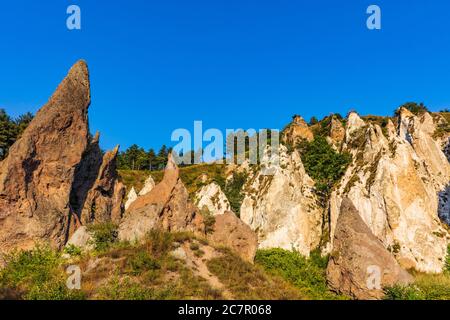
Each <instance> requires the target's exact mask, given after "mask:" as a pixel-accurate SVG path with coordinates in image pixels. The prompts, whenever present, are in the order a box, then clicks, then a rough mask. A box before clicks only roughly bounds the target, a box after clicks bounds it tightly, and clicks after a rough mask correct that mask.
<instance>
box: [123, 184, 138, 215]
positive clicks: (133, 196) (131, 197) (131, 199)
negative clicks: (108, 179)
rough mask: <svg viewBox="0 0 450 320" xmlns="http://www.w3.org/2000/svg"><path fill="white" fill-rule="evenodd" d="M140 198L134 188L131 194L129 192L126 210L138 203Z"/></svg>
mask: <svg viewBox="0 0 450 320" xmlns="http://www.w3.org/2000/svg"><path fill="white" fill-rule="evenodd" d="M137 198H138V195H137V193H136V189H134V187H132V188H131V190H130V192H128V195H127V202H125V210H128V208H129V207H130V206H131V204H132V203H133V202H135V201H136V199H137Z"/></svg>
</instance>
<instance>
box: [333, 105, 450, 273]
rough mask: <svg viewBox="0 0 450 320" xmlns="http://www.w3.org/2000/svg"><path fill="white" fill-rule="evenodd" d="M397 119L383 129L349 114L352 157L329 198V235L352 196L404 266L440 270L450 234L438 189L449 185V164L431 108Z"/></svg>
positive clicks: (348, 142) (347, 144)
mask: <svg viewBox="0 0 450 320" xmlns="http://www.w3.org/2000/svg"><path fill="white" fill-rule="evenodd" d="M397 122H398V125H397V126H395V125H394V123H393V122H392V121H391V120H389V121H388V122H387V125H386V127H385V128H384V130H383V129H382V128H381V127H380V126H379V125H378V124H372V123H365V122H364V121H363V120H362V119H361V118H360V117H359V116H358V115H357V114H356V113H351V114H350V115H349V119H348V126H347V128H346V138H345V143H344V150H345V151H348V152H350V153H351V154H352V155H353V159H354V160H353V164H352V165H351V166H350V167H349V168H348V170H347V172H346V174H345V176H344V177H343V179H342V180H341V182H340V187H339V188H338V189H337V190H335V191H334V192H333V194H332V196H331V199H330V217H331V236H333V234H334V229H335V228H336V224H337V220H338V217H339V208H340V205H341V203H342V199H343V198H344V197H349V198H350V200H351V201H352V202H353V203H354V204H355V206H356V207H357V208H358V210H359V212H360V214H361V217H362V219H363V220H364V222H365V223H366V224H367V225H368V226H369V228H370V230H371V231H372V232H373V234H374V235H375V236H376V237H378V239H380V240H381V241H382V243H383V244H384V246H385V248H388V249H389V250H390V251H392V253H393V254H394V255H395V256H396V258H397V260H398V261H399V262H400V264H401V265H402V266H403V267H404V268H407V269H409V268H415V269H417V270H419V271H423V272H441V271H442V267H443V264H444V257H445V255H446V250H447V244H448V234H447V231H446V230H445V228H443V225H442V223H441V221H440V219H439V208H441V210H444V209H445V206H442V205H441V207H440V206H439V202H440V201H441V202H442V199H440V198H439V196H438V195H439V194H442V192H443V191H444V190H445V189H446V187H447V186H448V183H449V181H450V165H449V162H448V160H447V158H446V156H445V155H444V153H443V152H442V151H441V147H440V146H439V144H438V143H437V142H436V141H435V140H434V139H433V138H432V136H433V134H434V132H435V129H436V127H435V124H434V123H433V119H432V117H431V116H430V115H429V114H428V113H424V114H423V115H420V116H415V115H413V114H412V113H411V112H409V111H408V110H406V109H402V110H400V115H399V117H398V120H397ZM443 197H444V198H445V196H443ZM331 239H332V238H331Z"/></svg>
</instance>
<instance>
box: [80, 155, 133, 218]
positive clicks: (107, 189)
mask: <svg viewBox="0 0 450 320" xmlns="http://www.w3.org/2000/svg"><path fill="white" fill-rule="evenodd" d="M118 152H119V147H116V148H115V149H114V150H113V151H109V152H107V153H105V155H104V156H103V159H102V163H101V166H100V169H99V171H98V176H97V179H96V181H95V183H94V185H93V186H92V188H91V189H90V190H89V192H88V194H87V197H86V201H85V202H84V206H83V210H82V212H81V222H82V223H83V224H87V223H92V222H94V221H95V222H106V221H113V222H119V221H120V219H121V218H122V212H123V207H122V200H123V198H124V197H125V186H124V185H123V184H122V183H121V182H118V174H117V165H116V162H117V161H116V160H117V154H118Z"/></svg>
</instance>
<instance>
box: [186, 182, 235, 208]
mask: <svg viewBox="0 0 450 320" xmlns="http://www.w3.org/2000/svg"><path fill="white" fill-rule="evenodd" d="M194 198H195V204H196V205H197V207H198V208H200V210H204V209H205V210H207V211H208V212H209V213H211V214H212V215H219V214H224V213H225V212H227V211H230V210H231V206H230V202H229V201H228V199H227V197H226V196H225V194H224V193H223V191H222V189H221V188H220V186H219V185H218V184H217V183H215V182H212V183H210V184H208V185H206V186H204V187H203V188H201V189H200V190H199V191H198V192H197V193H196V194H195V197H194Z"/></svg>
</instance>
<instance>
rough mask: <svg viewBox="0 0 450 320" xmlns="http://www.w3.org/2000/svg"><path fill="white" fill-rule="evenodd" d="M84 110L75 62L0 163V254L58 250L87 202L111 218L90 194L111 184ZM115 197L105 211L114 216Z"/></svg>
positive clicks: (86, 96) (83, 83) (85, 90)
mask: <svg viewBox="0 0 450 320" xmlns="http://www.w3.org/2000/svg"><path fill="white" fill-rule="evenodd" d="M89 104H90V87H89V73H88V68H87V65H86V63H85V62H83V61H80V62H78V63H76V64H75V65H74V66H73V67H72V68H71V69H70V71H69V73H68V75H67V77H66V78H65V79H64V80H63V81H62V82H61V84H60V85H59V86H58V88H57V90H56V91H55V93H54V94H53V95H52V97H51V98H50V100H49V101H48V102H47V104H46V105H45V106H44V107H42V108H41V109H40V110H39V111H38V112H37V114H36V116H35V117H34V119H33V121H32V122H31V123H30V124H29V126H28V127H27V129H26V130H25V131H24V133H23V134H22V136H21V138H20V139H18V140H17V141H16V143H15V144H14V145H13V146H12V147H11V149H10V151H9V155H8V157H7V158H6V159H5V160H4V161H2V162H1V163H0V251H2V252H3V251H9V250H11V249H29V248H31V247H33V246H34V245H35V242H36V241H45V242H50V244H51V245H53V246H54V247H55V248H61V247H62V246H63V245H64V244H65V243H66V241H67V240H68V238H69V237H70V235H71V234H72V233H73V232H74V231H75V229H76V228H77V227H78V226H80V224H81V220H83V219H84V217H82V216H83V215H82V211H83V208H84V207H85V202H86V201H87V200H92V202H95V203H96V204H97V206H98V208H99V209H100V211H102V212H101V214H100V215H101V216H102V218H107V217H108V216H109V217H110V216H111V214H112V212H110V211H108V210H103V209H104V204H105V203H106V202H108V206H109V204H110V202H109V199H108V201H106V200H104V199H105V197H104V195H102V196H99V195H98V194H95V193H91V192H90V190H91V189H92V188H96V189H97V190H98V191H99V192H103V191H106V192H110V191H111V186H112V185H115V184H116V180H115V176H114V175H113V171H114V170H115V164H114V163H115V162H114V161H115V160H114V159H113V158H114V157H113V158H111V159H102V158H103V157H102V155H101V152H100V149H99V147H98V134H97V135H96V136H95V137H94V138H91V136H90V134H89V126H88V118H87V111H88V107H89ZM99 171H100V174H99ZM97 178H98V179H97ZM119 193H120V192H113V194H114V197H113V198H114V199H115V201H116V202H115V203H113V204H111V205H110V206H109V207H111V208H116V210H119V211H120V203H119V204H118V203H117V202H121V199H120V195H119ZM108 196H109V195H108ZM99 199H103V200H102V201H99ZM115 215H117V216H120V215H121V214H120V213H115ZM91 217H92V215H91Z"/></svg>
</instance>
